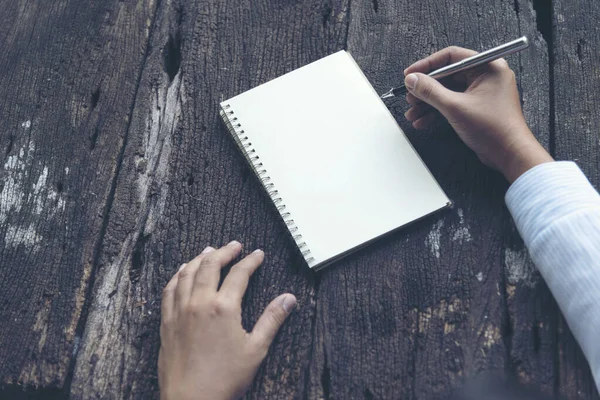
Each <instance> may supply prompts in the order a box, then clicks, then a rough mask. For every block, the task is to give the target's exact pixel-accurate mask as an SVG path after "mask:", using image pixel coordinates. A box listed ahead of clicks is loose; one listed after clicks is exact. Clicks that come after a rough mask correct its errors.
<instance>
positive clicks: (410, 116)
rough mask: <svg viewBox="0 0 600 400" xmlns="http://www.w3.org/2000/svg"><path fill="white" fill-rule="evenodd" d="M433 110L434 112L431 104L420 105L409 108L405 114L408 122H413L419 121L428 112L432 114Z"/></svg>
mask: <svg viewBox="0 0 600 400" xmlns="http://www.w3.org/2000/svg"><path fill="white" fill-rule="evenodd" d="M432 110H434V108H433V107H431V106H430V105H429V104H427V103H421V104H419V105H416V106H414V107H411V108H409V109H408V111H407V112H405V113H404V116H405V117H406V119H407V120H408V121H410V122H413V121H416V120H418V119H419V118H421V117H422V116H423V115H425V114H427V113H428V112H431V111H432Z"/></svg>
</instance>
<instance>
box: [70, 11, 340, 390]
mask: <svg viewBox="0 0 600 400" xmlns="http://www.w3.org/2000/svg"><path fill="white" fill-rule="evenodd" d="M346 10H347V6H346V5H345V4H343V3H336V5H327V4H323V3H322V2H321V1H317V0H314V1H313V0H311V1H305V2H278V3H273V2H269V1H264V0H261V1H254V0H252V1H250V0H244V1H235V2H233V1H231V2H223V1H220V0H197V1H194V2H181V3H178V2H161V4H160V7H159V11H158V14H157V15H158V16H157V19H156V23H155V25H154V28H153V35H152V39H151V48H152V51H151V52H150V54H149V56H148V62H147V63H146V68H145V69H144V71H143V75H142V81H141V86H140V90H139V93H138V96H137V99H136V101H135V108H134V112H133V119H132V124H131V129H130V132H129V140H128V145H127V148H126V149H125V156H124V162H123V167H122V170H121V173H120V175H119V179H118V186H117V189H116V195H115V201H114V203H113V208H112V210H111V213H110V222H109V225H108V228H107V232H106V236H105V241H104V244H103V251H102V255H101V257H100V270H99V272H98V275H97V279H96V283H97V284H96V286H95V290H94V302H93V304H92V306H91V310H90V315H89V318H88V323H87V325H86V329H85V333H84V336H83V339H82V342H81V350H80V351H79V355H78V358H77V363H76V366H75V371H74V377H73V382H72V386H71V388H72V390H71V396H72V398H75V399H77V398H151V397H156V396H157V390H158V388H157V376H156V361H157V353H158V348H159V335H158V328H159V317H160V316H159V310H160V308H159V307H160V296H161V290H162V288H163V287H164V285H165V284H166V282H167V281H168V280H169V279H170V278H171V276H172V275H173V274H174V273H175V271H176V269H177V267H178V266H179V265H180V264H181V263H183V262H185V261H187V260H189V259H191V258H192V257H194V256H195V255H196V254H198V253H199V252H200V251H201V250H202V249H203V248H204V246H206V245H209V244H211V245H217V246H218V245H221V244H224V243H226V242H228V241H229V240H231V239H237V240H240V241H241V242H242V243H243V244H244V245H245V248H246V251H251V250H253V249H255V248H262V249H264V250H265V252H266V255H267V258H266V261H265V264H264V265H263V266H262V267H261V268H260V269H259V270H258V272H257V273H256V274H255V276H254V277H253V278H252V281H251V285H250V288H249V291H248V294H247V297H246V299H245V302H244V307H243V308H244V312H243V322H244V324H245V326H251V325H252V324H253V323H254V321H256V319H257V317H258V316H259V315H260V313H261V312H262V310H263V308H264V306H266V305H267V303H268V301H270V300H271V299H272V298H274V297H275V296H276V295H278V294H279V293H282V292H283V291H291V292H292V293H295V294H296V296H297V297H298V300H299V307H298V309H297V310H296V311H295V312H294V315H293V316H292V317H291V319H290V320H289V322H288V323H286V325H285V326H284V328H283V330H282V332H281V333H280V335H279V336H278V337H277V339H276V341H275V343H274V344H273V346H272V348H271V351H270V353H269V356H268V357H267V360H266V362H265V364H264V365H263V367H262V368H261V370H260V371H259V373H258V376H257V379H256V381H255V383H254V386H253V387H252V388H251V390H250V393H249V395H248V398H269V397H277V398H291V397H300V398H302V397H303V393H304V391H305V390H306V388H305V386H306V385H305V378H306V374H307V369H308V364H309V355H310V350H311V346H312V335H313V327H314V317H315V298H314V297H315V287H316V285H317V282H318V280H317V279H316V278H315V275H314V274H313V273H312V272H311V271H309V270H308V269H307V268H306V266H305V264H304V263H303V262H302V261H301V259H300V258H299V256H298V255H297V253H296V251H295V249H294V247H293V244H292V242H291V240H289V239H288V236H287V234H286V231H285V228H284V227H283V226H282V223H280V222H279V219H278V214H277V212H276V210H275V208H274V207H273V206H272V205H271V204H270V203H269V202H268V200H267V197H266V195H265V194H263V193H262V191H261V189H260V187H259V185H258V183H257V182H256V181H255V180H254V178H252V175H251V172H250V169H249V168H248V167H247V166H246V165H245V161H244V159H243V157H242V156H241V155H240V154H239V152H238V151H237V149H236V146H235V144H234V142H233V140H232V139H231V138H230V137H229V135H228V133H227V131H226V129H225V127H224V126H223V124H222V122H221V121H220V119H219V116H218V103H219V102H220V101H221V100H223V99H225V98H228V97H230V96H233V95H235V94H237V93H240V92H241V91H244V90H247V89H249V88H251V87H253V86H255V85H257V84H260V83H262V82H265V81H267V80H269V79H271V78H275V77H276V76H278V75H281V74H283V73H285V72H287V71H290V70H292V69H294V68H297V67H299V66H301V65H304V64H306V63H308V62H310V61H313V60H316V59H318V58H320V57H322V56H325V55H327V54H329V53H331V52H333V51H335V50H338V49H340V48H342V47H343V43H344V39H345V30H346V21H345V18H346ZM273 112H277V110H273Z"/></svg>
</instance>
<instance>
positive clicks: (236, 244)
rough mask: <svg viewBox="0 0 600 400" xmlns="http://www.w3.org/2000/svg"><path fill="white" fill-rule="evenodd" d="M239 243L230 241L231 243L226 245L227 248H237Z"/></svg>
mask: <svg viewBox="0 0 600 400" xmlns="http://www.w3.org/2000/svg"><path fill="white" fill-rule="evenodd" d="M240 244H241V243H240V242H238V241H237V240H232V241H231V242H229V243H227V246H232V247H237V246H239V245H240Z"/></svg>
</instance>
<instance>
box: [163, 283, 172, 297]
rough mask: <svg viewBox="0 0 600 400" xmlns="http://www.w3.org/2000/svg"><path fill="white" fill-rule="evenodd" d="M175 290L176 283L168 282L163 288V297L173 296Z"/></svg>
mask: <svg viewBox="0 0 600 400" xmlns="http://www.w3.org/2000/svg"><path fill="white" fill-rule="evenodd" d="M174 292H175V285H171V284H168V285H167V286H165V287H164V288H163V290H162V298H163V299H165V298H168V297H170V296H172V295H173V293H174Z"/></svg>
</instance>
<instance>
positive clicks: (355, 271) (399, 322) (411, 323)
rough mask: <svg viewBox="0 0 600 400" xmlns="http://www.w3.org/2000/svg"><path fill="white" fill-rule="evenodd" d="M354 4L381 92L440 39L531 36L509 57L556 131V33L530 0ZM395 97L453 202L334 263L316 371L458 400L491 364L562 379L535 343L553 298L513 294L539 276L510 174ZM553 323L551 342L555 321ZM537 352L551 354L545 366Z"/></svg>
mask: <svg viewBox="0 0 600 400" xmlns="http://www.w3.org/2000/svg"><path fill="white" fill-rule="evenodd" d="M519 7H522V8H523V9H524V10H523V11H522V12H521V10H520V9H519ZM491 10H493V12H492V11H491ZM350 15H351V19H350V28H349V33H348V49H349V51H350V52H351V53H352V54H353V55H354V56H355V57H356V59H357V62H358V63H359V65H361V67H362V68H363V70H364V71H365V73H366V75H367V77H368V78H369V79H370V80H371V82H372V83H373V84H374V86H375V88H376V89H377V90H379V91H380V92H382V91H384V90H386V89H387V88H389V87H390V86H392V85H394V84H396V83H397V82H398V81H399V80H401V79H402V72H401V68H400V67H399V66H408V65H410V63H412V62H414V61H416V60H417V59H419V58H421V57H424V56H426V55H428V54H430V53H431V52H433V51H435V50H438V49H441V48H443V47H446V46H449V45H452V44H458V45H462V46H464V47H470V48H475V49H485V48H489V47H492V46H493V45H498V44H500V43H502V42H505V41H509V40H511V39H514V38H516V37H518V36H520V35H522V34H530V38H531V39H532V40H533V46H532V50H531V51H530V52H528V53H524V54H522V55H520V56H515V57H512V58H509V63H510V64H511V65H512V67H513V69H514V70H515V71H516V73H517V76H518V79H519V82H520V83H521V89H522V91H523V103H524V107H525V114H526V116H527V119H528V121H529V123H530V124H531V125H532V129H533V130H534V131H535V132H536V133H537V134H538V137H539V138H540V139H541V141H542V142H543V143H546V144H547V143H548V137H549V134H548V118H549V108H548V102H547V100H546V98H547V93H548V90H547V87H548V67H547V51H546V44H545V43H544V42H543V41H542V40H541V37H540V35H539V34H538V33H537V32H536V30H535V15H534V13H533V10H532V9H531V6H530V5H528V4H527V3H526V2H523V4H521V3H515V2H512V1H510V2H509V1H490V2H486V4H485V5H484V4H479V3H477V4H476V3H471V2H468V3H467V2H464V3H456V2H429V3H419V4H415V3H413V2H410V4H409V2H395V3H391V2H385V3H384V2H352V4H351V12H350ZM540 87H541V90H540ZM392 109H393V110H394V113H395V116H396V117H397V119H398V120H399V121H400V122H401V123H402V124H403V126H404V127H405V128H406V132H407V134H408V136H409V138H410V139H411V141H412V142H413V144H414V145H415V147H416V148H417V150H418V151H419V153H420V154H421V155H422V157H423V159H424V161H425V162H426V163H427V165H428V166H429V167H430V169H431V170H432V172H433V174H434V175H435V177H436V178H437V179H438V180H439V181H440V183H441V185H442V187H443V188H444V189H445V190H446V191H447V193H448V194H449V196H450V197H451V198H452V199H453V200H454V201H455V208H454V210H453V211H451V212H448V213H446V214H443V215H439V216H436V217H435V218H431V219H429V220H426V221H423V222H422V223H419V224H415V225H414V226H413V227H411V228H409V229H406V230H403V231H402V232H400V233H398V234H397V235H394V236H393V237H390V238H388V239H386V240H383V241H381V242H379V243H378V244H377V245H375V246H372V247H371V248H369V249H367V250H365V251H363V252H361V254H359V255H357V256H356V257H353V258H352V259H349V260H345V261H343V262H340V263H338V265H337V266H336V267H334V268H332V269H330V270H327V271H325V272H324V273H323V279H322V282H321V285H320V287H319V292H318V295H317V301H318V303H317V304H318V305H317V311H318V315H317V323H318V324H319V325H318V326H317V332H321V335H323V339H322V343H323V344H322V346H323V349H319V351H318V352H315V354H314V357H323V358H324V367H323V368H322V370H320V371H311V372H316V373H318V374H321V375H322V378H321V379H320V381H321V382H326V386H327V387H326V388H325V389H324V390H323V391H324V392H325V393H328V394H329V395H330V396H331V397H339V398H428V399H435V398H446V397H447V396H448V394H449V392H451V391H452V389H453V388H455V387H460V386H462V384H463V382H465V381H467V382H468V381H470V380H472V379H476V378H477V377H478V375H480V374H481V373H483V372H489V371H496V372H500V374H501V375H502V374H504V371H506V372H507V374H508V375H509V376H510V375H516V374H517V373H519V374H521V375H523V376H525V374H527V379H521V380H523V381H525V382H528V383H530V384H532V383H533V384H534V385H535V386H538V387H541V388H543V387H547V382H548V381H550V386H549V388H550V390H552V389H553V386H552V382H553V375H552V373H553V364H552V356H549V357H543V356H538V355H537V354H536V353H534V347H535V346H534V345H533V344H532V343H531V341H529V342H528V341H527V339H528V338H529V337H530V335H531V330H532V329H531V327H530V325H531V322H530V321H528V320H527V318H528V317H529V316H530V313H531V311H529V310H530V309H531V308H533V309H534V310H535V312H539V313H542V314H543V313H544V311H545V309H541V310H540V308H541V307H536V303H535V302H534V303H533V304H531V303H526V304H521V303H518V304H517V303H514V302H513V301H512V300H511V298H510V293H509V289H510V288H511V287H512V289H513V290H518V292H519V293H521V292H527V293H529V292H530V291H531V290H532V289H530V288H529V286H528V285H529V282H530V280H533V279H535V277H534V276H532V273H533V269H532V268H530V269H524V268H523V267H524V266H525V265H515V264H514V263H513V258H511V255H512V254H515V253H516V254H523V252H524V251H523V248H522V244H521V247H520V248H519V247H508V246H507V245H509V244H511V243H510V241H511V240H512V238H514V237H515V236H516V232H515V231H514V230H512V229H511V227H510V222H509V221H510V219H509V215H508V213H507V212H506V210H505V208H504V206H503V194H504V190H505V189H506V184H505V183H504V182H503V180H502V179H500V177H499V176H497V175H496V174H495V173H493V172H491V171H489V170H487V169H486V168H484V167H483V166H482V165H481V164H480V163H479V162H478V161H477V160H476V158H475V157H473V155H472V153H471V152H470V151H468V150H467V149H466V147H465V146H463V145H462V144H461V143H460V142H459V141H458V139H457V138H456V137H455V135H454V134H453V133H452V131H451V130H450V129H449V128H448V127H447V125H445V124H442V125H439V126H438V127H436V128H435V129H432V130H431V131H429V132H426V133H419V132H415V131H414V130H413V129H412V128H411V127H409V126H407V124H406V123H405V122H404V121H405V120H404V118H403V116H402V113H403V112H404V111H405V110H406V106H405V103H404V102H402V101H398V102H396V103H394V104H392ZM511 246H512V244H511ZM522 257H524V258H526V257H527V255H526V254H525V255H524V256H522ZM519 268H521V271H520V272H521V273H520V274H515V271H514V270H515V269H519ZM542 292H543V289H542ZM546 292H547V291H546ZM519 296H520V298H523V296H521V295H519ZM532 298H535V294H528V298H523V299H524V300H527V301H532ZM552 310H555V308H554V309H552ZM544 315H545V314H544ZM321 325H322V326H321ZM541 334H542V336H543V337H544V340H546V341H548V342H550V343H552V341H551V337H552V332H548V333H546V332H545V331H544V332H542V333H541ZM551 350H552V349H551ZM530 358H533V359H535V360H533V361H530V360H529V359H530ZM537 358H541V359H542V360H543V361H544V362H549V365H548V366H547V367H546V369H544V370H542V371H540V372H539V373H538V372H537V370H536V369H535V366H537V365H538V363H537ZM525 362H529V363H531V364H532V365H523V364H524V363H525ZM516 363H519V365H515V364H516ZM525 371H527V372H525ZM529 375H532V376H531V377H529ZM312 381H314V382H319V379H317V378H316V377H314V378H313V379H312ZM544 385H546V386H544ZM315 393H318V392H315Z"/></svg>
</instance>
